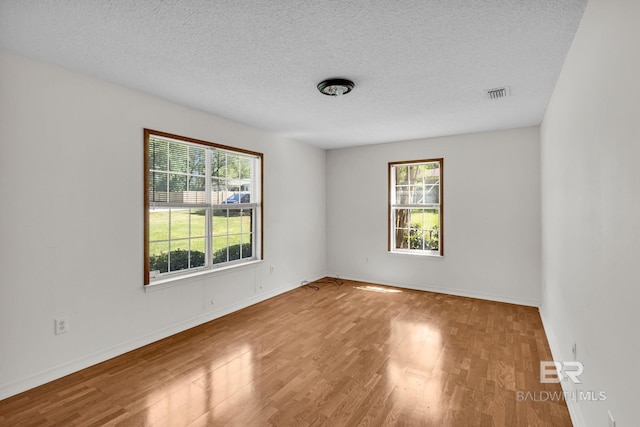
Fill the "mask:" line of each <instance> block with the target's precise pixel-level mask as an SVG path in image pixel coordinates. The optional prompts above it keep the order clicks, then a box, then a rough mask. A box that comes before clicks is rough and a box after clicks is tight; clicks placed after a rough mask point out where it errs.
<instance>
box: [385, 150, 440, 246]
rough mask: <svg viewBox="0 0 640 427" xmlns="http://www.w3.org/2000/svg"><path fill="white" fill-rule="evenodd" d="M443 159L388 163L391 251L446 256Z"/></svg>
mask: <svg viewBox="0 0 640 427" xmlns="http://www.w3.org/2000/svg"><path fill="white" fill-rule="evenodd" d="M442 167H443V164H442V159H428V160H413V161H407V162H391V163H389V231H388V233H389V243H388V245H389V248H388V249H389V251H390V252H398V253H411V254H416V255H440V256H442V255H443V244H442V243H443V242H442V231H443V230H442V213H443V205H442Z"/></svg>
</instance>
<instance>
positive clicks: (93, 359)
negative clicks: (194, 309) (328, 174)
mask: <svg viewBox="0 0 640 427" xmlns="http://www.w3.org/2000/svg"><path fill="white" fill-rule="evenodd" d="M323 277H325V274H321V275H318V276H317V277H315V278H313V277H312V278H309V279H307V280H310V281H314V280H318V279H321V278H323ZM300 283H301V281H296V282H295V283H289V284H287V285H285V286H281V287H279V288H277V289H274V290H271V291H268V292H263V293H260V294H257V295H255V296H253V297H251V298H247V299H245V300H242V301H239V302H236V303H234V304H230V305H228V306H226V307H221V308H219V309H216V310H211V311H207V312H206V313H202V314H199V315H198V316H195V317H192V318H190V319H188V320H185V321H182V322H179V323H176V324H174V325H171V326H169V327H165V328H162V329H159V330H157V331H155V332H153V333H151V334H148V335H145V336H143V337H139V338H136V339H133V340H129V341H126V342H123V343H121V344H119V345H117V346H115V347H110V348H108V349H104V350H101V351H98V352H96V353H93V354H90V355H87V356H84V357H80V358H78V359H75V360H72V361H69V362H66V363H63V364H61V365H59V366H56V367H53V368H50V369H46V370H44V371H41V372H38V373H36V374H33V375H30V376H28V377H26V378H22V379H20V380H17V381H13V382H11V383H7V384H2V385H0V400H2V399H6V398H8V397H11V396H14V395H16V394H19V393H22V392H24V391H27V390H30V389H32V388H35V387H38V386H40V385H43V384H46V383H48V382H51V381H54V380H56V379H58V378H62V377H64V376H66V375H69V374H72V373H74V372H78V371H80V370H82V369H85V368H88V367H90V366H93V365H96V364H98V363H101V362H104V361H106V360H109V359H112V358H114V357H116V356H120V355H122V354H124V353H127V352H129V351H132V350H135V349H137V348H140V347H143V346H145V345H148V344H151V343H153V342H155V341H159V340H161V339H164V338H167V337H169V336H171V335H175V334H177V333H180V332H183V331H186V330H187V329H190V328H193V327H195V326H198V325H201V324H203V323H206V322H210V321H212V320H214V319H217V318H219V317H222V316H226V315H227V314H230V313H233V312H235V311H238V310H241V309H243V308H246V307H249V306H251V305H254V304H257V303H259V302H262V301H265V300H267V299H269V298H273V297H275V296H277V295H280V294H283V293H285V292H288V291H291V290H293V289H295V288H297V287H300Z"/></svg>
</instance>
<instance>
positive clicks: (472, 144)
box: [327, 128, 540, 306]
mask: <svg viewBox="0 0 640 427" xmlns="http://www.w3.org/2000/svg"><path fill="white" fill-rule="evenodd" d="M439 157H443V158H444V189H443V191H444V221H443V222H444V257H442V258H438V257H423V256H415V255H399V254H391V253H389V252H387V203H388V200H387V187H388V184H387V164H388V162H391V161H404V160H415V159H428V158H439ZM539 159H540V149H539V132H538V128H526V129H517V130H508V131H499V132H487V133H478V134H469V135H459V136H452V137H446V138H434V139H423V140H416V141H407V142H398V143H389V144H382V145H372V146H366V147H356V148H349V149H342V150H332V151H329V152H328V155H327V230H328V233H329V234H328V240H327V272H328V274H330V275H333V274H339V275H341V276H343V277H347V278H356V279H361V280H367V281H371V282H379V283H388V284H394V285H398V286H405V287H410V288H416V289H424V290H435V291H440V292H445V293H451V294H458V295H466V296H473V297H479V298H487V299H494V300H498V301H508V302H515V303H521V304H527V305H534V306H537V305H538V304H539V302H540V163H539ZM367 258H368V262H367V261H366V259H367Z"/></svg>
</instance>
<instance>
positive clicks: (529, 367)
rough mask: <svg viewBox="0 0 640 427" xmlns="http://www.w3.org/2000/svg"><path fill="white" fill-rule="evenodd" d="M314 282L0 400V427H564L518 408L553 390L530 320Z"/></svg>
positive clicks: (559, 420) (460, 302) (558, 412)
mask: <svg viewBox="0 0 640 427" xmlns="http://www.w3.org/2000/svg"><path fill="white" fill-rule="evenodd" d="M316 284H317V285H318V287H319V288H320V289H319V290H318V291H315V290H312V289H309V288H299V289H296V290H293V291H291V292H288V293H286V294H283V295H280V296H278V297H275V298H272V299H270V300H267V301H264V302H262V303H260V304H257V305H254V306H252V307H249V308H247V309H244V310H241V311H239V312H236V313H233V314H231V315H228V316H225V317H223V318H220V319H217V320H214V321H212V322H209V323H207V324H204V325H201V326H199V327H196V328H193V329H190V330H188V331H185V332H183V333H180V334H177V335H174V336H172V337H169V338H167V339H164V340H162V341H158V342H156V343H153V344H151V345H148V346H146V347H143V348H140V349H138V350H135V351H133V352H130V353H127V354H125V355H122V356H119V357H116V358H114V359H112V360H109V361H107V362H104V363H101V364H99V365H96V366H93V367H91V368H88V369H85V370H83V371H80V372H77V373H75V374H72V375H69V376H67V377H64V378H62V379H59V380H57V381H54V382H52V383H49V384H46V385H43V386H41V387H38V388H36V389H33V390H30V391H28V392H25V393H22V394H20V395H17V396H14V397H11V398H9V399H5V400H3V401H0V425H2V426H19V425H24V426H34V425H38V426H41V425H42V426H44V425H63V426H68V425H82V426H90V425H122V426H143V425H153V426H172V427H173V426H207V425H208V426H213V425H215V426H224V425H229V426H243V427H246V426H310V425H314V426H332V427H333V426H359V425H361V426H385V425H424V426H465V427H466V426H554V427H557V426H571V421H570V418H569V414H568V411H567V407H566V404H565V403H564V402H563V401H553V400H548V401H540V400H542V399H535V400H534V399H533V398H530V399H527V400H523V399H522V398H519V395H520V396H521V395H522V394H523V393H520V394H519V393H518V392H531V393H530V395H529V396H530V397H536V395H538V397H539V393H540V392H541V391H544V392H560V391H561V389H560V387H559V385H558V384H540V381H539V361H541V360H552V359H551V354H550V351H549V346H548V343H547V340H546V337H545V335H544V332H543V329H542V323H541V321H540V317H539V315H538V311H537V309H535V308H531V307H524V306H518V305H511V304H503V303H497V302H490V301H483V300H476V299H471V298H462V297H456V296H449V295H443V294H436V293H430V292H420V291H412V290H406V289H398V288H392V287H383V286H377V285H371V284H367V283H361V282H352V281H346V280H345V281H344V284H342V285H338V284H336V283H326V282H325V283H316ZM534 393H535V394H534Z"/></svg>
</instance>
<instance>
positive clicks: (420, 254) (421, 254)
mask: <svg viewBox="0 0 640 427" xmlns="http://www.w3.org/2000/svg"><path fill="white" fill-rule="evenodd" d="M388 252H389V253H390V254H392V255H402V256H404V255H410V256H418V257H429V258H436V259H437V258H444V255H440V252H430V251H388Z"/></svg>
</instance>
